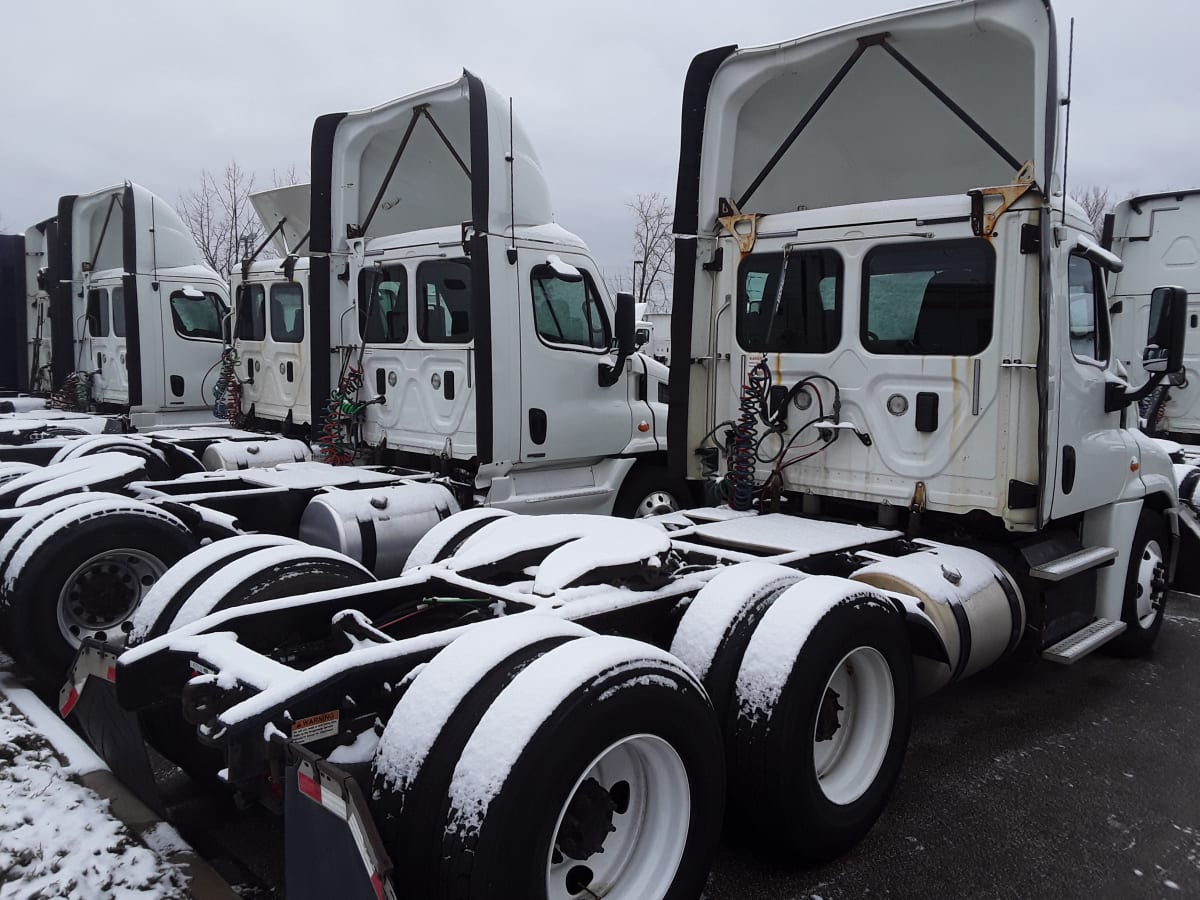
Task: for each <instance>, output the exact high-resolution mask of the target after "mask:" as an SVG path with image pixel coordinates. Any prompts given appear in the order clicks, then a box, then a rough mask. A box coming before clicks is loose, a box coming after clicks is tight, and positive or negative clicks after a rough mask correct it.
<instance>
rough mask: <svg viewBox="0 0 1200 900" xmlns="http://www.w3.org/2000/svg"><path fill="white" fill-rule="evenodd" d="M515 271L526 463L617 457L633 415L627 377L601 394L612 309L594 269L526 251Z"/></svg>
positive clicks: (611, 357)
mask: <svg viewBox="0 0 1200 900" xmlns="http://www.w3.org/2000/svg"><path fill="white" fill-rule="evenodd" d="M518 270H519V273H520V284H519V285H518V291H517V296H518V303H519V315H520V321H521V386H520V390H521V408H522V411H523V421H522V422H521V444H520V447H521V460H522V461H545V460H555V461H557V460H574V459H588V458H596V457H601V456H608V455H612V454H615V453H620V452H621V451H622V450H623V449H624V448H625V446H626V445H627V444H628V443H629V439H630V435H631V433H632V420H633V413H632V410H631V408H630V405H629V397H628V392H627V389H626V386H625V384H624V383H623V382H624V380H625V379H624V376H622V378H621V379H619V380H618V381H617V383H616V384H614V385H612V386H610V387H601V386H600V379H599V373H600V366H601V365H602V364H610V365H611V364H612V363H613V362H615V354H614V353H613V352H611V348H612V341H613V339H612V333H613V332H612V320H611V316H610V312H609V308H608V304H607V303H605V301H604V296H603V295H602V294H601V293H600V289H599V285H600V284H601V282H600V279H599V278H598V277H597V276H596V275H595V274H594V273H593V272H592V271H591V264H590V261H589V260H587V259H586V257H583V256H575V255H571V254H566V253H563V254H560V255H559V256H555V257H552V258H548V257H547V255H546V254H545V252H544V251H541V252H539V251H537V250H524V251H522V252H521V254H520V257H519V266H518Z"/></svg>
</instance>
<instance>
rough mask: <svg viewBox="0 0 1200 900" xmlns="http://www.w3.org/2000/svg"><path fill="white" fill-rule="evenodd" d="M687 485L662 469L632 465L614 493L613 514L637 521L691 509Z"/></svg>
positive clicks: (660, 467)
mask: <svg viewBox="0 0 1200 900" xmlns="http://www.w3.org/2000/svg"><path fill="white" fill-rule="evenodd" d="M691 505H692V504H691V494H690V493H689V492H688V486H687V482H686V481H684V480H683V479H682V478H680V477H678V476H676V475H672V474H671V473H670V472H669V471H667V470H666V469H664V468H663V467H662V466H646V465H635V466H634V467H633V469H631V470H630V472H629V474H628V475H627V476H625V483H624V484H622V485H621V490H620V491H618V493H617V501H616V503H615V504H613V515H614V516H619V517H620V518H623V519H640V518H643V517H645V516H658V515H662V514H664V513H670V512H676V511H678V510H681V509H687V508H688V507H689V506H691Z"/></svg>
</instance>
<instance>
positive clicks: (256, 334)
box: [237, 284, 267, 341]
mask: <svg viewBox="0 0 1200 900" xmlns="http://www.w3.org/2000/svg"><path fill="white" fill-rule="evenodd" d="M266 336H267V292H266V290H264V289H263V286H262V285H261V284H239V285H238V289H237V337H238V340H241V341H261V340H263V339H264V338H266Z"/></svg>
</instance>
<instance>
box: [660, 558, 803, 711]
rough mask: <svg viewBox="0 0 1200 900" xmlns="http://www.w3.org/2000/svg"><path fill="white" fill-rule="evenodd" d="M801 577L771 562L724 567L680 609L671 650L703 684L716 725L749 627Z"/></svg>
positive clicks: (727, 699)
mask: <svg viewBox="0 0 1200 900" xmlns="http://www.w3.org/2000/svg"><path fill="white" fill-rule="evenodd" d="M802 577H803V576H802V575H801V574H800V573H799V572H797V571H796V570H795V569H789V568H786V567H785V566H777V565H773V564H771V563H762V562H749V563H742V564H741V565H737V566H730V567H729V568H728V569H725V570H723V571H722V572H720V573H719V574H718V575H717V576H716V577H715V578H714V579H713V580H712V581H710V582H708V584H706V585H705V586H704V587H702V588H701V589H700V592H699V593H697V594H696V597H695V599H693V600H692V602H691V603H689V604H688V607H687V609H686V610H685V611H684V613H683V617H682V618H681V619H680V620H679V626H678V628H676V629H675V637H674V639H673V640H672V641H671V652H672V653H673V654H674V655H675V656H677V657H679V659H681V660H682V661H683V662H684V663H686V664H687V665H688V667H689V668H690V669H691V670H692V672H694V673H695V675H696V677H697V678H699V679H701V681H703V683H704V688H705V690H707V691H708V696H709V698H710V699H711V700H712V704H713V708H714V709H716V711H717V717H718V719H720V720H721V721H724V718H725V711H726V710H727V708H728V707H729V703H730V701H731V700H732V698H733V684H734V679H736V678H737V673H738V668H739V667H740V666H741V664H742V656H743V655H744V654H745V652H746V645H747V644H748V643H749V641H750V636H751V635H752V634H753V633H754V629H755V627H756V626H757V625H758V623H759V621H760V620H761V619H762V617H763V615H764V614H765V613H766V611H767V608H768V607H769V606H770V605H771V604H772V603H773V602H774V601H775V598H776V597H778V596H779V595H780V594H782V593H783V592H784V591H785V590H787V589H788V588H789V587H791V586H792V585H793V584H795V583H796V582H797V581H799V580H800V579H801V578H802Z"/></svg>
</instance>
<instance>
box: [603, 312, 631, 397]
mask: <svg viewBox="0 0 1200 900" xmlns="http://www.w3.org/2000/svg"><path fill="white" fill-rule="evenodd" d="M634 311H635V304H634V302H633V294H626V293H620V294H617V314H616V317H615V321H614V323H613V325H614V330H615V331H616V339H617V361H616V362H615V363H613V364H612V365H611V366H610V365H609V364H608V363H601V364H600V387H612V386H613V385H614V384H616V383H617V380H618V379H619V378H620V377H621V372H622V371H623V370H624V369H625V360H627V359H629V357H630V356H632V355H633V353H634V349H635V347H634V334H633V332H634V327H635V325H636V324H637V319H636V318H635V312H634Z"/></svg>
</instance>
